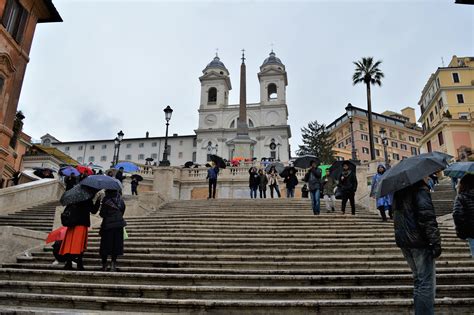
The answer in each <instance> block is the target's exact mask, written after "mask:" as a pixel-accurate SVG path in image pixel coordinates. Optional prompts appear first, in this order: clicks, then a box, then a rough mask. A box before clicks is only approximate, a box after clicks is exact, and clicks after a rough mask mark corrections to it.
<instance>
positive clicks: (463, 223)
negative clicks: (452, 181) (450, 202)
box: [453, 174, 474, 258]
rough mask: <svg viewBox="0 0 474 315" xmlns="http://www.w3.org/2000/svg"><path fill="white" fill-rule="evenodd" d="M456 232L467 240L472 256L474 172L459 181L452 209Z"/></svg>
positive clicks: (473, 241)
mask: <svg viewBox="0 0 474 315" xmlns="http://www.w3.org/2000/svg"><path fill="white" fill-rule="evenodd" d="M453 218H454V224H455V226H456V234H457V235H458V237H459V238H460V239H463V240H467V242H468V244H469V247H470V249H471V256H472V258H474V174H466V175H464V176H463V177H462V178H461V181H460V182H459V193H458V195H457V196H456V200H455V201H454V211H453Z"/></svg>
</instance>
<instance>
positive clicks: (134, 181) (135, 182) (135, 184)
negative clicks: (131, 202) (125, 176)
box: [130, 177, 139, 196]
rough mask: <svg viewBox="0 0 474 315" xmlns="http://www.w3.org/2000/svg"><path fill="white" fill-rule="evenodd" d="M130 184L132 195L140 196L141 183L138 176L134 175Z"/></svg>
mask: <svg viewBox="0 0 474 315" xmlns="http://www.w3.org/2000/svg"><path fill="white" fill-rule="evenodd" d="M130 185H131V188H132V196H133V195H136V196H138V185H139V183H138V179H137V178H136V177H133V178H132V182H131V183H130Z"/></svg>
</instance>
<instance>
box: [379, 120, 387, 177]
mask: <svg viewBox="0 0 474 315" xmlns="http://www.w3.org/2000/svg"><path fill="white" fill-rule="evenodd" d="M380 138H382V144H383V156H384V160H385V168H388V166H389V165H388V153H387V146H388V139H387V132H386V131H385V128H383V127H382V128H380Z"/></svg>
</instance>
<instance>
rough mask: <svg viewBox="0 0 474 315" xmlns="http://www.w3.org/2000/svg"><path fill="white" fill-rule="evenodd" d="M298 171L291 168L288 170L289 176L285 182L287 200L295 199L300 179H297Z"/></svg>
mask: <svg viewBox="0 0 474 315" xmlns="http://www.w3.org/2000/svg"><path fill="white" fill-rule="evenodd" d="M295 173H296V169H295V168H294V167H291V168H290V169H289V170H288V176H286V177H285V179H284V180H283V182H284V183H285V184H286V198H295V187H296V185H298V178H296V174H295Z"/></svg>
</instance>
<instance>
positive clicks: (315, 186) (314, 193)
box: [303, 161, 321, 215]
mask: <svg viewBox="0 0 474 315" xmlns="http://www.w3.org/2000/svg"><path fill="white" fill-rule="evenodd" d="M303 180H304V181H305V182H307V183H308V190H309V196H310V197H311V208H312V209H313V214H314V215H319V212H320V208H321V200H320V197H321V191H320V189H321V169H320V168H319V167H318V162H316V161H311V168H310V169H309V170H308V172H307V173H306V175H305V176H304V179H303Z"/></svg>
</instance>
